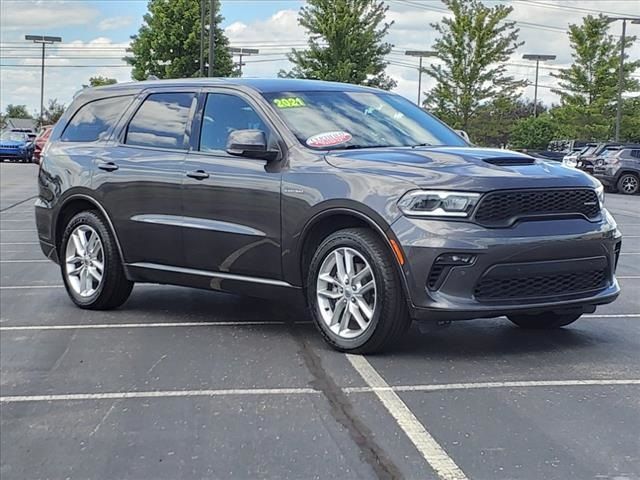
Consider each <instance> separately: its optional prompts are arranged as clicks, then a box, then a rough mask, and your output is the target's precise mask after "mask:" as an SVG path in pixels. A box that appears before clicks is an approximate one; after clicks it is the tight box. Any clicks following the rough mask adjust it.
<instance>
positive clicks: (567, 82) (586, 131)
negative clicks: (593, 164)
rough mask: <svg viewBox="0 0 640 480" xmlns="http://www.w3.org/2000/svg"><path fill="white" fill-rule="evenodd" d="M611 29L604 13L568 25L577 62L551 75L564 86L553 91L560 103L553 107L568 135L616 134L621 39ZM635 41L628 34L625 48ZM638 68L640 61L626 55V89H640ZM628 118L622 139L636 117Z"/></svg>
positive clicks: (604, 136)
mask: <svg viewBox="0 0 640 480" xmlns="http://www.w3.org/2000/svg"><path fill="white" fill-rule="evenodd" d="M608 28H609V25H608V23H607V20H606V18H605V17H602V16H600V17H593V16H587V17H585V18H584V19H583V21H582V25H570V27H569V39H570V42H571V47H572V49H573V54H572V57H573V61H574V63H573V64H572V65H571V67H570V68H567V69H563V70H561V71H560V73H558V74H552V75H553V76H554V77H556V78H557V79H558V80H559V84H560V87H561V88H562V90H560V89H558V90H554V91H555V93H557V94H558V95H560V98H561V105H560V107H559V108H557V109H555V110H554V112H553V118H554V119H555V120H556V121H557V122H558V123H559V125H562V131H563V132H564V134H565V135H566V137H567V138H579V139H582V140H594V141H602V140H609V139H611V138H612V137H613V132H614V129H615V116H616V114H615V111H616V96H617V92H618V68H619V62H620V41H616V39H615V37H613V36H612V35H609V33H608ZM634 41H635V37H627V38H626V41H625V49H628V48H629V47H630V46H631V44H632V43H633V42H634ZM638 67H640V60H634V61H629V59H628V56H627V55H626V54H625V65H624V70H623V72H624V77H623V92H629V91H637V90H638V88H639V86H640V85H639V82H638V80H636V79H634V78H633V77H631V75H632V74H633V72H634V71H635V70H637V69H638ZM625 118H626V120H625V121H624V124H625V125H626V126H625V130H624V132H626V133H624V134H623V138H632V137H633V136H634V126H633V123H634V119H633V118H627V117H625ZM635 128H637V127H635ZM636 131H637V130H636Z"/></svg>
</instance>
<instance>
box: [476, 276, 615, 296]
mask: <svg viewBox="0 0 640 480" xmlns="http://www.w3.org/2000/svg"><path fill="white" fill-rule="evenodd" d="M606 284H607V271H606V269H598V270H587V271H583V272H570V273H562V274H554V275H537V276H529V277H516V278H502V277H501V278H491V277H486V276H485V277H483V278H482V279H481V280H480V282H479V283H478V284H477V285H476V288H475V296H476V299H477V300H478V301H487V300H513V299H518V298H523V299H525V298H534V297H550V296H557V295H566V294H572V293H580V292H586V291H589V290H597V289H600V288H604V287H605V286H606Z"/></svg>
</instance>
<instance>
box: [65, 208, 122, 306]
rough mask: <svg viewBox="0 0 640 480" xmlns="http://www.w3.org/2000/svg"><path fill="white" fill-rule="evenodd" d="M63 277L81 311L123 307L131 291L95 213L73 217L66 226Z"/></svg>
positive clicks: (112, 242)
mask: <svg viewBox="0 0 640 480" xmlns="http://www.w3.org/2000/svg"><path fill="white" fill-rule="evenodd" d="M60 268H61V270H62V278H63V280H64V284H65V287H66V289H67V292H68V294H69V296H70V297H71V300H73V302H74V303H75V304H76V305H77V306H79V307H80V308H86V309H90V310H108V309H112V308H117V307H119V306H120V305H122V304H123V303H124V302H125V301H126V300H127V298H129V295H130V294H131V289H132V288H133V282H131V281H129V280H127V278H126V277H125V274H124V269H123V268H122V260H121V259H120V255H119V253H118V248H117V245H116V242H115V239H114V237H113V235H112V234H111V231H110V230H109V228H108V227H107V225H106V224H105V222H104V220H102V218H101V217H100V216H99V215H97V214H96V213H95V212H92V211H86V212H80V213H78V214H77V215H75V216H74V217H73V218H72V219H71V220H70V221H69V223H68V224H67V227H66V228H65V231H64V234H63V236H62V242H61V248H60Z"/></svg>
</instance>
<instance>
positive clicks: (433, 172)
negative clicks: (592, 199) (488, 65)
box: [325, 147, 598, 192]
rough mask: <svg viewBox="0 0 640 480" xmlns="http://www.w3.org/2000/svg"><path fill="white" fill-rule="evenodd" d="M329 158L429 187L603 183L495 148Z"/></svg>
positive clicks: (403, 149)
mask: <svg viewBox="0 0 640 480" xmlns="http://www.w3.org/2000/svg"><path fill="white" fill-rule="evenodd" d="M325 158H326V161H327V162H328V163H329V164H331V165H333V166H334V167H337V168H344V169H349V170H355V171H362V172H363V173H364V172H367V173H372V174H377V175H384V176H393V177H395V178H401V179H403V180H406V181H409V182H412V183H414V184H415V185H417V186H418V187H428V188H442V189H456V190H467V191H478V192H483V191H489V190H497V189H511V188H553V187H592V188H593V187H596V186H597V185H598V182H597V181H596V180H595V179H593V178H591V177H590V176H589V175H587V174H585V173H584V172H581V171H580V170H577V169H574V168H567V167H564V166H563V165H562V164H561V163H560V162H553V161H545V160H541V159H536V158H533V157H531V156H529V155H525V154H522V153H518V152H513V151H510V150H499V149H491V148H474V147H464V148H461V147H420V148H413V149H412V148H410V147H398V148H376V149H362V150H347V151H340V152H330V153H328V154H327V156H326V157H325Z"/></svg>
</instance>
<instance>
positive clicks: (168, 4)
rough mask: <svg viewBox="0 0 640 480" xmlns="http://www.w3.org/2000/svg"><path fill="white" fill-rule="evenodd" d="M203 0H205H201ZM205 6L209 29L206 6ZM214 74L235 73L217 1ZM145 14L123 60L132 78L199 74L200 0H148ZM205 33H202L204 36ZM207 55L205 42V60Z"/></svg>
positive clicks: (222, 75) (143, 78)
mask: <svg viewBox="0 0 640 480" xmlns="http://www.w3.org/2000/svg"><path fill="white" fill-rule="evenodd" d="M201 1H205V0H201ZM205 4H206V6H207V14H206V19H207V26H205V28H206V29H207V32H208V21H209V8H210V7H209V5H210V2H208V1H205ZM216 7H217V10H218V11H217V12H216V17H215V55H214V56H215V60H214V65H215V68H214V75H215V76H217V77H230V76H236V75H237V71H236V68H235V67H234V63H233V58H232V56H231V54H230V53H229V50H228V49H229V40H228V39H227V37H226V35H225V34H224V32H223V30H222V29H221V28H220V24H221V22H222V20H223V18H222V16H221V15H220V13H219V9H220V2H216ZM148 10H149V11H148V13H146V14H145V15H144V24H143V25H142V27H140V30H139V31H138V34H137V35H133V36H132V37H131V39H132V42H131V47H130V49H129V52H130V55H129V56H127V57H125V59H124V60H125V61H126V62H127V63H129V64H130V65H132V66H133V71H132V76H133V78H134V79H135V80H145V79H147V78H148V77H149V76H150V75H155V76H156V77H158V78H184V77H197V76H199V75H200V1H199V0H170V1H168V0H149V5H148ZM207 36H208V34H205V39H206V38H207ZM208 55H209V46H208V41H206V45H205V62H207V59H208Z"/></svg>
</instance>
